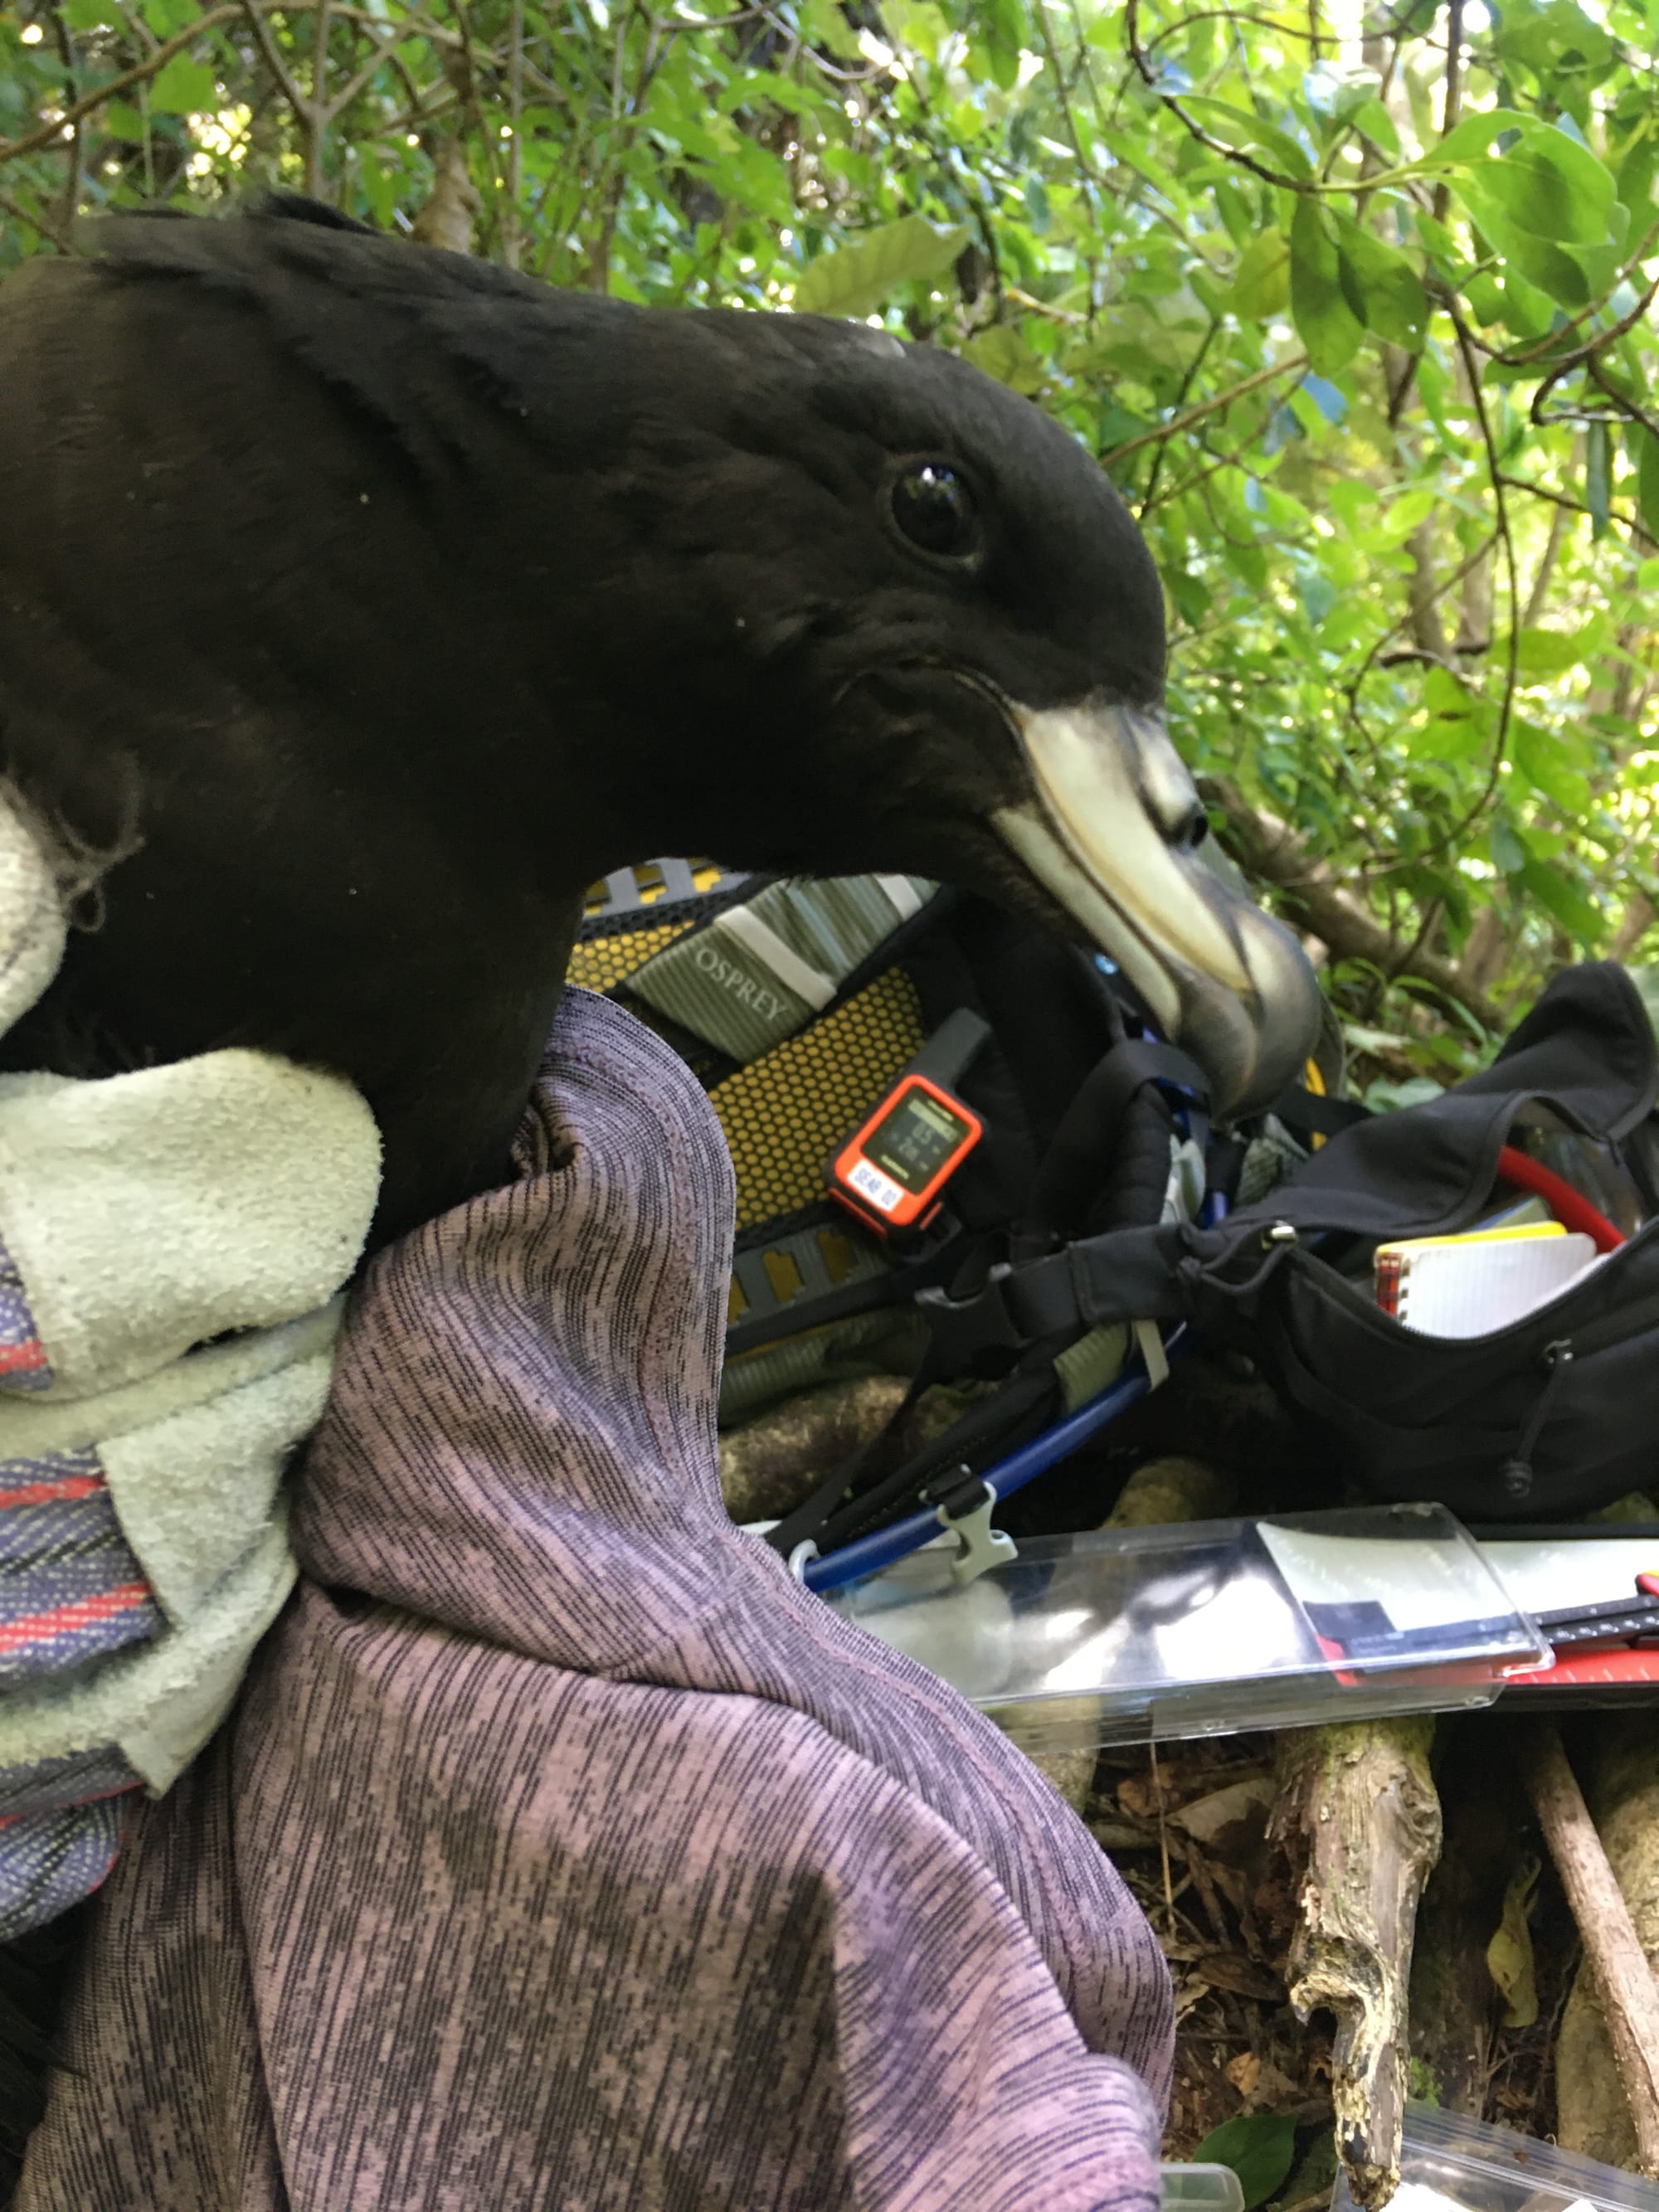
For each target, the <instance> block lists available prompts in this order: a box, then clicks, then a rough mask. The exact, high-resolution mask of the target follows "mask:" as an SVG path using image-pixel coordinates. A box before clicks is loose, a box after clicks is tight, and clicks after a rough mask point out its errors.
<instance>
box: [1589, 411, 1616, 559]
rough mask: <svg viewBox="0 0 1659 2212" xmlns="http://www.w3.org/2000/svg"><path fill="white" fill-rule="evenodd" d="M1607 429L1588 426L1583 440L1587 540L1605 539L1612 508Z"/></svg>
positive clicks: (1594, 424) (1600, 424) (1593, 423)
mask: <svg viewBox="0 0 1659 2212" xmlns="http://www.w3.org/2000/svg"><path fill="white" fill-rule="evenodd" d="M1610 459H1611V457H1610V455H1609V453H1608V450H1607V424H1606V423H1605V422H1592V423H1591V424H1590V426H1589V430H1588V432H1587V433H1586V434H1585V438H1584V504H1585V506H1586V507H1589V511H1590V536H1591V537H1592V538H1605V537H1606V536H1607V524H1608V520H1609V518H1610V515H1611V512H1612V508H1611V502H1610V499H1609V495H1608V484H1607V474H1608V469H1609V466H1610Z"/></svg>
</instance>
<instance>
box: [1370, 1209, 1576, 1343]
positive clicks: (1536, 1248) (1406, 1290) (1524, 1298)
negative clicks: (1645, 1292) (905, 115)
mask: <svg viewBox="0 0 1659 2212" xmlns="http://www.w3.org/2000/svg"><path fill="white" fill-rule="evenodd" d="M1595 1261H1596V1250H1595V1243H1594V1242H1593V1240H1592V1239H1591V1238H1589V1237H1586V1236H1584V1235H1583V1234H1582V1233H1581V1232H1580V1231H1577V1230H1571V1231H1570V1230H1566V1229H1564V1228H1563V1227H1562V1226H1561V1225H1560V1223H1559V1221H1541V1222H1529V1223H1528V1224H1526V1225H1524V1226H1522V1227H1518V1228H1510V1229H1477V1230H1474V1231H1471V1232H1470V1233H1468V1235H1466V1236H1462V1237H1415V1238H1413V1239H1410V1240H1408V1241H1407V1242H1405V1243H1398V1244H1383V1245H1381V1246H1379V1248H1378V1249H1377V1253H1376V1261H1375V1271H1376V1274H1375V1279H1376V1303H1377V1304H1378V1305H1379V1306H1380V1307H1381V1308H1382V1309H1383V1312H1384V1313H1387V1314H1392V1315H1393V1316H1394V1317H1395V1320H1396V1321H1398V1322H1401V1324H1402V1325H1403V1326H1404V1327H1405V1328H1410V1329H1415V1330H1416V1331H1417V1332H1418V1333H1419V1335H1423V1336H1447V1337H1469V1336H1486V1335H1489V1334H1491V1332H1492V1330H1494V1329H1499V1328H1508V1327H1509V1325H1510V1322H1516V1321H1520V1320H1522V1319H1523V1318H1524V1317H1525V1316H1527V1315H1528V1314H1529V1313H1533V1312H1535V1311H1536V1310H1537V1309H1538V1308H1539V1307H1540V1306H1541V1305H1546V1304H1548V1302H1549V1301H1550V1299H1552V1298H1553V1297H1559V1295H1560V1293H1561V1292H1562V1291H1565V1289H1566V1288H1567V1287H1568V1285H1570V1284H1571V1283H1574V1282H1576V1281H1577V1279H1578V1278H1579V1276H1580V1275H1582V1274H1583V1273H1585V1271H1586V1270H1587V1269H1588V1268H1589V1267H1594V1266H1595Z"/></svg>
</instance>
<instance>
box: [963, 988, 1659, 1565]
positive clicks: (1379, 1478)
mask: <svg viewBox="0 0 1659 2212" xmlns="http://www.w3.org/2000/svg"><path fill="white" fill-rule="evenodd" d="M1656 1082H1659V1065H1656V1052H1655V1045H1654V1037H1653V1032H1652V1029H1651V1027H1650V1023H1649V1020H1648V1018H1647V1015H1646V1012H1645V1011H1644V1007H1643V1006H1642V1002H1641V1000H1640V999H1639V998H1638V995H1637V993H1636V990H1635V988H1634V987H1633V986H1632V983H1631V981H1630V979H1629V977H1628V976H1627V975H1626V973H1625V971H1624V970H1623V969H1621V968H1620V967H1617V966H1615V965H1613V963H1592V964H1589V965H1587V966H1584V967H1580V968H1576V969H1570V970H1568V971H1567V972H1566V973H1565V974H1564V975H1559V976H1558V977H1557V978H1556V980H1555V981H1553V983H1552V984H1551V986H1550V987H1549V988H1548V990H1547V991H1546V993H1545V994H1544V995H1543V997H1542V998H1541V1000H1540V1001H1539V1003H1538V1004H1537V1006H1535V1007H1534V1010H1533V1011H1532V1012H1531V1013H1530V1014H1528V1017H1527V1018H1526V1019H1525V1020H1524V1021H1523V1022H1522V1024H1521V1025H1520V1027H1519V1028H1518V1029H1517V1030H1516V1032H1515V1034H1514V1035H1513V1036H1511V1037H1510V1040H1509V1042H1508V1043H1507V1044H1506V1045H1505V1046H1504V1049H1503V1051H1502V1052H1501V1053H1500V1054H1499V1055H1498V1058H1497V1060H1495V1061H1494V1062H1493V1064H1492V1066H1490V1067H1488V1068H1486V1069H1485V1070H1483V1071H1482V1072H1481V1073H1480V1074H1479V1075H1476V1076H1474V1077H1472V1078H1470V1079H1469V1080H1468V1081H1467V1082H1465V1083H1462V1084H1460V1085H1457V1086H1456V1087H1455V1089H1453V1090H1451V1091H1448V1092H1446V1093H1445V1095H1444V1096H1443V1097H1440V1098H1437V1099H1434V1100H1432V1101H1431V1102H1429V1103H1426V1104H1424V1105H1420V1106H1413V1107H1407V1108H1405V1109H1401V1110H1400V1111H1398V1112H1395V1113H1392V1114H1388V1115H1377V1116H1375V1117H1372V1118H1369V1119H1365V1120H1363V1121H1358V1122H1356V1123H1354V1124H1352V1126H1350V1127H1348V1128H1346V1129H1345V1130H1341V1131H1339V1132H1338V1133H1335V1134H1334V1135H1332V1136H1331V1137H1330V1138H1329V1139H1328V1141H1327V1142H1326V1143H1325V1144H1324V1145H1323V1146H1322V1147H1321V1148H1320V1149H1319V1150H1318V1151H1317V1152H1315V1154H1314V1155H1313V1157H1312V1158H1310V1160H1309V1161H1308V1163H1307V1164H1306V1165H1305V1166H1304V1167H1303V1168H1302V1169H1300V1170H1298V1171H1297V1173H1296V1174H1295V1175H1294V1176H1292V1177H1291V1180H1290V1181H1288V1182H1285V1183H1283V1184H1281V1185H1280V1186H1279V1188H1277V1189H1276V1190H1274V1191H1273V1192H1272V1193H1270V1194H1269V1195H1268V1196H1267V1198H1265V1199H1263V1200H1260V1201H1259V1202H1258V1203H1256V1204H1255V1205H1254V1206H1248V1207H1243V1208H1241V1209H1240V1210H1239V1211H1237V1212H1235V1213H1234V1214H1232V1215H1231V1217H1230V1218H1228V1219H1227V1220H1226V1221H1225V1222H1224V1223H1223V1224H1221V1225H1219V1226H1218V1227H1217V1228H1214V1229H1212V1230H1200V1229H1196V1228H1194V1227H1193V1226H1191V1225H1184V1224H1183V1225H1170V1226H1166V1227H1163V1228H1158V1229H1155V1230H1127V1231H1120V1232H1118V1233H1115V1234H1113V1235H1109V1236H1104V1237H1091V1238H1088V1239H1085V1240H1084V1241H1082V1242H1079V1243H1074V1244H1073V1245H1072V1246H1071V1247H1070V1248H1069V1249H1067V1250H1066V1251H1065V1252H1063V1253H1060V1254H1057V1255H1053V1256H1051V1257H1049V1258H1048V1259H1045V1260H1042V1261H1037V1262H1036V1263H1035V1264H1034V1265H1032V1266H1030V1267H1024V1268H1016V1269H1014V1270H1012V1271H1011V1273H1009V1274H1008V1275H1006V1277H1005V1278H1004V1279H1002V1280H1001V1281H1000V1283H999V1284H998V1285H995V1286H994V1287H995V1290H996V1293H997V1297H998V1299H999V1301H1000V1304H1001V1305H1002V1306H1003V1308H1004V1310H1006V1312H1007V1314H1008V1315H1009V1316H1010V1319H1011V1322H1012V1325H1013V1326H1014V1327H1016V1328H1020V1329H1030V1330H1035V1329H1036V1328H1037V1327H1038V1326H1048V1327H1052V1326H1054V1323H1055V1322H1056V1321H1057V1319H1058V1318H1059V1317H1060V1316H1061V1315H1062V1314H1065V1313H1074V1314H1076V1315H1077V1316H1079V1318H1081V1319H1084V1320H1086V1321H1090V1322H1097V1321H1109V1320H1115V1319H1120V1318H1128V1317H1132V1316H1143V1315H1145V1316H1152V1317H1153V1318H1155V1319H1160V1320H1170V1321H1172V1320H1184V1321H1186V1322H1189V1323H1192V1324H1194V1326H1195V1328H1196V1330H1197V1332H1198V1334H1199V1335H1200V1340H1202V1341H1204V1342H1206V1343H1209V1344H1212V1345H1216V1346H1231V1347H1232V1348H1234V1349H1237V1350H1239V1351H1243V1352H1246V1353H1248V1354H1249V1357H1250V1358H1252V1359H1253V1360H1254V1361H1255V1363H1256V1364H1257V1365H1258V1366H1260V1368H1261V1370H1263V1371H1264V1372H1265V1373H1266V1374H1267V1376H1268V1377H1269V1379H1270V1380H1271V1381H1272V1382H1273V1383H1274V1384H1275V1385H1276V1386H1277V1388H1278V1389H1279V1391H1280V1392H1281V1394H1282V1395H1284V1397H1285V1399H1286V1401H1288V1402H1289V1403H1290V1404H1291V1406H1292V1407H1294V1408H1295V1409H1296V1410H1297V1413H1299V1414H1300V1416H1301V1417H1302V1419H1304V1421H1305V1422H1306V1423H1308V1424H1309V1425H1310V1428H1311V1431H1312V1432H1313V1435H1312V1441H1313V1442H1314V1443H1315V1444H1316V1448H1317V1449H1319V1450H1320V1451H1322V1452H1323V1453H1324V1454H1326V1455H1328V1461H1329V1466H1330V1471H1331V1478H1332V1484H1333V1487H1335V1486H1339V1485H1340V1484H1342V1483H1345V1482H1346V1481H1347V1480H1357V1481H1358V1483H1360V1484H1361V1485H1362V1486H1364V1487H1365V1488H1367V1489H1370V1490H1371V1491H1373V1492H1376V1493H1377V1494H1379V1495H1381V1496H1383V1497H1386V1498H1407V1499H1437V1500H1439V1501H1440V1502H1442V1503H1443V1504H1446V1505H1449V1507H1451V1508H1452V1510H1454V1511H1455V1512H1457V1513H1459V1514H1461V1515H1462V1516H1464V1517H1466V1518H1468V1519H1472V1520H1478V1521H1496V1520H1519V1519H1525V1518H1527V1517H1528V1516H1531V1517H1535V1518H1541V1519H1555V1518H1560V1517H1562V1516H1567V1515H1570V1514H1573V1513H1579V1512H1583V1511H1586V1510H1589V1509H1591V1508H1593V1507H1595V1506H1597V1505H1601V1504H1607V1502H1608V1501H1610V1500H1611V1499H1613V1498H1617V1497H1619V1496H1620V1495H1622V1494H1623V1493H1624V1492H1626V1491H1630V1490H1632V1489H1639V1488H1643V1487H1645V1486H1650V1485H1651V1484H1652V1483H1653V1482H1654V1480H1656V1478H1659V1218H1654V1217H1655V1216H1656V1214H1659V1178H1656V1170H1659V1146H1656V1144H1655V1127H1654V1124H1653V1123H1652V1122H1651V1121H1650V1115H1651V1113H1652V1109H1653V1105H1654V1095H1655V1089H1656ZM1528 1126H1531V1127H1545V1128H1549V1127H1557V1128H1561V1129H1565V1130H1566V1131H1569V1132H1572V1133H1577V1134H1578V1135H1580V1136H1582V1137H1585V1138H1589V1139H1593V1140H1597V1141H1600V1142H1602V1143H1604V1144H1606V1145H1607V1146H1610V1147H1611V1148H1612V1152H1613V1157H1614V1158H1615V1159H1616V1161H1617V1163H1618V1164H1619V1165H1620V1167H1621V1168H1622V1169H1623V1170H1624V1172H1625V1173H1626V1175H1627V1176H1629V1177H1630V1179H1631V1181H1632V1183H1633V1184H1634V1185H1635V1188H1636V1189H1637V1191H1638V1193H1639V1194H1641V1197H1642V1200H1643V1210H1644V1214H1645V1215H1646V1217H1647V1220H1646V1225H1645V1226H1644V1227H1643V1228H1641V1229H1640V1230H1638V1232H1637V1233H1636V1234H1635V1235H1633V1236H1632V1237H1630V1238H1629V1240H1628V1241H1627V1242H1626V1243H1624V1244H1623V1245H1621V1246H1620V1248H1619V1249H1617V1250H1616V1251H1614V1252H1613V1253H1612V1255H1610V1256H1609V1257H1608V1258H1607V1260H1605V1261H1603V1262H1602V1263H1601V1265H1600V1266H1598V1267H1595V1269H1594V1270H1593V1271H1592V1272H1591V1273H1589V1274H1588V1275H1587V1276H1586V1277H1584V1278H1583V1279H1582V1280H1581V1281H1580V1282H1578V1283H1577V1284H1575V1285H1571V1286H1570V1287H1569V1288H1568V1289H1567V1290H1566V1291H1565V1292H1564V1293H1562V1294H1561V1295H1560V1296H1559V1297H1557V1298H1555V1299H1553V1300H1552V1301H1551V1302H1550V1303H1549V1304H1547V1305H1545V1306H1544V1307H1542V1308H1541V1309H1540V1310H1538V1311H1537V1312H1535V1313H1533V1314H1530V1315H1528V1316H1526V1317H1525V1318H1524V1319H1522V1320H1521V1321H1519V1322H1515V1323H1514V1324H1512V1325H1511V1326H1510V1327H1508V1328H1503V1329H1500V1330H1498V1331H1497V1332H1495V1333H1494V1334H1491V1335H1489V1336H1483V1337H1477V1338H1469V1339H1455V1340H1448V1339H1443V1338H1438V1337H1431V1336H1426V1335H1424V1334H1419V1333H1413V1331H1412V1330H1410V1329H1408V1328H1405V1327H1404V1326H1403V1325H1402V1324H1401V1323H1400V1322H1397V1321H1395V1320H1394V1319H1393V1318H1392V1317H1391V1316H1389V1315H1387V1314H1385V1313H1383V1312H1382V1311H1380V1310H1378V1308H1377V1306H1376V1303H1375V1300H1374V1297H1373V1294H1372V1289H1371V1283H1370V1268H1369V1264H1368V1263H1369V1260H1370V1253H1371V1251H1372V1250H1373V1249H1375V1247H1376V1245H1377V1244H1378V1243H1384V1242H1388V1241H1391V1240H1394V1239H1396V1238H1401V1237H1426V1236H1437V1235H1444V1234H1447V1233H1449V1232H1451V1231H1457V1230H1461V1229H1467V1228H1468V1227H1469V1226H1470V1225H1472V1224H1473V1223H1474V1221H1476V1220H1477V1219H1478V1218H1480V1216H1481V1215H1482V1214H1483V1213H1484V1212H1486V1211H1488V1210H1489V1207H1490V1202H1491V1198H1492V1189H1493V1185H1494V1182H1495V1180H1496V1178H1497V1174H1498V1154H1499V1152H1500V1149H1501V1148H1502V1147H1503V1146H1504V1145H1506V1144H1507V1143H1509V1142H1510V1139H1511V1137H1512V1136H1513V1135H1515V1134H1516V1133H1517V1131H1519V1130H1522V1129H1524V1128H1525V1127H1528ZM1345 1266H1346V1267H1355V1266H1358V1267H1359V1269H1360V1272H1359V1273H1357V1274H1349V1273H1344V1272H1343V1268H1344V1267H1345Z"/></svg>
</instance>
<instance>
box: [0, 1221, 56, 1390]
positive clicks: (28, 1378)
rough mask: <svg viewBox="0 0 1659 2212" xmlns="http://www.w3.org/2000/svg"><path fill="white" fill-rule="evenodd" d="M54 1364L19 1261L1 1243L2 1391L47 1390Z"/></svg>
mask: <svg viewBox="0 0 1659 2212" xmlns="http://www.w3.org/2000/svg"><path fill="white" fill-rule="evenodd" d="M51 1387H52V1362H51V1361H50V1360H49V1359H48V1358H47V1357H46V1346H44V1345H43V1344H42V1343H41V1341H40V1330H39V1329H38V1328H36V1327H35V1322H34V1309H33V1307H32V1306H31V1305H30V1304H29V1297H28V1292H27V1290H26V1289H25V1288H24V1286H23V1278H22V1276H21V1273H19V1271H18V1267H17V1263H16V1261H15V1260H14V1259H13V1258H12V1256H11V1254H10V1253H9V1251H8V1250H7V1249H6V1247H5V1245H4V1244H3V1243H0V1391H6V1390H46V1389H51Z"/></svg>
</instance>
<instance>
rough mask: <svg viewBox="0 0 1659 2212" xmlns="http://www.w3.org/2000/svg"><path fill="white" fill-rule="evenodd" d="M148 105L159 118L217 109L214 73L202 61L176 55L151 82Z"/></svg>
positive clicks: (217, 100) (217, 99)
mask: <svg viewBox="0 0 1659 2212" xmlns="http://www.w3.org/2000/svg"><path fill="white" fill-rule="evenodd" d="M149 104H150V106H151V107H152V108H153V109H154V110H155V112H157V113H158V114H161V115H190V114H193V113H197V112H200V111H201V110H202V109H204V108H211V107H216V106H218V104H219V88H218V86H217V84H216V82H215V80H214V75H213V71H212V70H210V69H209V68H208V66H207V65H206V64H205V63H204V62H193V61H191V60H190V59H189V58H187V57H186V56H185V55H184V54H175V55H174V56H173V59H172V60H171V61H170V62H168V63H167V64H165V66H164V67H163V68H161V70H158V71H157V72H156V74H155V76H153V77H152V78H151V79H150V82H149Z"/></svg>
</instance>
